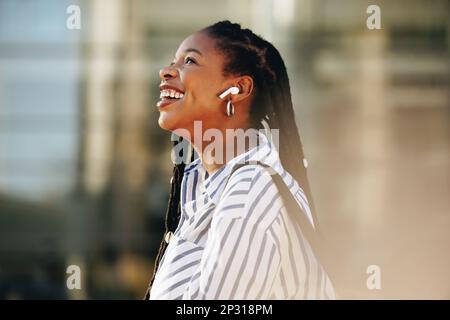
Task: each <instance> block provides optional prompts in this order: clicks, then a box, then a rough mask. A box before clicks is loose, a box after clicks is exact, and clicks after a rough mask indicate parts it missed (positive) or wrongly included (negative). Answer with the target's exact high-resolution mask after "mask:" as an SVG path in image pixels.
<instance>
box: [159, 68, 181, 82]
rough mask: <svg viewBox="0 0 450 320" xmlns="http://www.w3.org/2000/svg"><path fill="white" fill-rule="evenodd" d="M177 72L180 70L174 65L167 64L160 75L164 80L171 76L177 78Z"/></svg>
mask: <svg viewBox="0 0 450 320" xmlns="http://www.w3.org/2000/svg"><path fill="white" fill-rule="evenodd" d="M177 73H178V71H177V70H176V69H175V68H174V67H172V66H167V67H164V68H162V69H161V70H159V77H160V78H161V79H162V80H166V79H170V78H175V77H176V76H177Z"/></svg>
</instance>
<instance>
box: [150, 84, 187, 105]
mask: <svg viewBox="0 0 450 320" xmlns="http://www.w3.org/2000/svg"><path fill="white" fill-rule="evenodd" d="M183 97H184V93H182V92H179V91H176V90H173V89H163V90H161V93H160V94H159V98H160V99H161V100H159V101H158V103H157V104H156V106H157V107H158V108H163V107H165V106H167V105H169V104H172V103H174V102H177V101H178V100H181V99H182V98H183Z"/></svg>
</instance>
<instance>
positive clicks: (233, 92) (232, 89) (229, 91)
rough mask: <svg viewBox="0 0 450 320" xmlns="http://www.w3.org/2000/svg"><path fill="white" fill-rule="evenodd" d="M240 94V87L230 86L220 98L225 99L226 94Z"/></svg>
mask: <svg viewBox="0 0 450 320" xmlns="http://www.w3.org/2000/svg"><path fill="white" fill-rule="evenodd" d="M230 93H231V94H233V95H234V94H238V93H239V88H238V87H230V88H228V89H227V90H226V91H224V92H223V93H222V94H221V95H220V96H219V98H220V99H223V98H225V97H226V96H228V95H229V94H230Z"/></svg>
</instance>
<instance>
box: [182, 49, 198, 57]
mask: <svg viewBox="0 0 450 320" xmlns="http://www.w3.org/2000/svg"><path fill="white" fill-rule="evenodd" d="M188 52H196V53H198V54H199V55H201V56H202V53H201V52H200V51H199V50H197V49H195V48H188V49H186V50H184V53H188Z"/></svg>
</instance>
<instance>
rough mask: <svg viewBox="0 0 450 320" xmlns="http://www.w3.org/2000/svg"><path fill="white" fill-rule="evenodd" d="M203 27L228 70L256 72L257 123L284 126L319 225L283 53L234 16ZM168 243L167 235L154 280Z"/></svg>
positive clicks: (179, 171)
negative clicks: (304, 162)
mask: <svg viewBox="0 0 450 320" xmlns="http://www.w3.org/2000/svg"><path fill="white" fill-rule="evenodd" d="M201 31H203V32H206V33H207V34H208V35H209V36H210V37H211V38H213V39H214V40H215V47H216V49H218V50H219V51H220V52H221V53H223V55H224V57H225V58H226V61H225V63H224V67H223V74H224V76H229V75H234V76H238V75H248V76H251V77H252V79H253V83H254V94H253V99H252V105H251V108H250V121H251V126H252V127H253V128H255V129H262V128H263V121H264V122H266V123H267V124H268V126H269V127H270V129H279V133H280V136H279V139H280V146H279V155H280V160H281V163H282V165H283V168H284V169H285V170H287V171H288V172H289V173H290V174H291V176H292V177H293V178H294V179H295V180H296V181H297V182H298V183H299V185H300V187H301V188H302V189H303V191H304V192H305V194H306V197H307V199H308V201H309V205H310V209H311V213H312V216H313V219H314V222H315V226H316V229H317V219H316V218H315V216H316V215H315V207H314V204H313V200H312V196H311V191H310V187H309V182H308V179H307V175H306V168H305V166H304V165H303V158H304V154H303V146H302V143H301V140H300V135H299V133H298V128H297V125H296V122H295V115H294V109H293V105H292V98H291V89H290V85H289V78H288V74H287V71H286V66H285V64H284V62H283V59H282V58H281V55H280V53H279V52H278V50H277V49H276V48H275V47H274V46H273V45H272V44H271V43H270V42H268V41H266V40H264V39H263V38H261V37H260V36H258V35H256V34H254V33H253V32H252V31H251V30H250V29H243V28H241V26H240V24H238V23H232V22H230V21H228V20H226V21H220V22H217V23H215V24H213V25H211V26H209V27H206V28H204V29H203V30H201ZM184 167H185V164H184V163H181V164H177V165H175V166H174V169H173V179H172V186H171V187H172V189H171V193H170V197H169V203H168V208H167V213H166V232H169V231H171V232H174V231H175V229H176V228H177V225H178V222H179V219H180V215H181V208H180V188H181V181H182V179H183V173H184ZM166 246H167V244H166V242H165V241H164V239H163V241H162V242H161V246H160V250H159V252H158V255H157V259H156V263H155V271H154V274H153V278H152V281H151V283H150V286H151V285H152V283H153V280H154V276H155V273H156V270H157V268H158V266H159V262H160V259H161V257H162V255H163V253H164V250H165V248H166ZM147 294H148V293H147Z"/></svg>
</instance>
